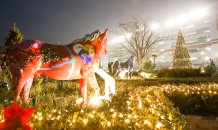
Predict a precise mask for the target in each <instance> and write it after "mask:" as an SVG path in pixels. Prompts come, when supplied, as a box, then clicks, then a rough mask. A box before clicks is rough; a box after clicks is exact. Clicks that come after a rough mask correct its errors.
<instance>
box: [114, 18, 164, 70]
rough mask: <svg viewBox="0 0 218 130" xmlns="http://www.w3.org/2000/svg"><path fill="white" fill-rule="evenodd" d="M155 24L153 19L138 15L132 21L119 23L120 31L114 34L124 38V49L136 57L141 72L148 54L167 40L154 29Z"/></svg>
mask: <svg viewBox="0 0 218 130" xmlns="http://www.w3.org/2000/svg"><path fill="white" fill-rule="evenodd" d="M154 22H155V21H154V20H153V19H151V18H149V19H143V18H142V17H141V16H139V15H136V16H133V20H132V21H129V22H127V23H119V30H118V31H115V32H114V33H115V34H117V35H120V36H123V38H124V41H123V42H121V45H122V47H123V48H125V49H126V50H127V51H128V52H130V53H131V54H133V55H135V56H136V61H137V63H138V66H139V71H141V70H142V67H143V64H142V61H143V58H145V56H146V54H148V53H149V52H151V50H152V49H153V48H154V45H155V43H157V42H160V41H162V40H164V39H165V38H166V37H163V35H160V33H156V32H155V31H154V30H153V29H152V25H153V24H154Z"/></svg>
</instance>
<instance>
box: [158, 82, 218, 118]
mask: <svg viewBox="0 0 218 130" xmlns="http://www.w3.org/2000/svg"><path fill="white" fill-rule="evenodd" d="M161 87H162V88H163V89H164V93H165V95H166V96H167V97H168V98H169V100H171V101H172V102H173V103H174V107H178V108H179V110H180V112H181V113H182V114H195V115H203V116H211V115H213V116H218V111H217V110H218V93H217V92H218V84H215V83H204V84H196V85H186V84H180V85H178V86H177V85H173V84H172V85H171V84H166V85H162V86H161Z"/></svg>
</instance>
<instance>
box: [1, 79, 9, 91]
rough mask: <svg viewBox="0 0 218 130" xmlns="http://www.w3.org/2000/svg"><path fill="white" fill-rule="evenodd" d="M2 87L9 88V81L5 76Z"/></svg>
mask: <svg viewBox="0 0 218 130" xmlns="http://www.w3.org/2000/svg"><path fill="white" fill-rule="evenodd" d="M2 88H8V83H6V82H5V77H4V79H3V83H2Z"/></svg>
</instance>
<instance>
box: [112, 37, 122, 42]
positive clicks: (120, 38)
mask: <svg viewBox="0 0 218 130" xmlns="http://www.w3.org/2000/svg"><path fill="white" fill-rule="evenodd" d="M123 40H124V37H118V38H116V39H114V40H112V42H121V41H123Z"/></svg>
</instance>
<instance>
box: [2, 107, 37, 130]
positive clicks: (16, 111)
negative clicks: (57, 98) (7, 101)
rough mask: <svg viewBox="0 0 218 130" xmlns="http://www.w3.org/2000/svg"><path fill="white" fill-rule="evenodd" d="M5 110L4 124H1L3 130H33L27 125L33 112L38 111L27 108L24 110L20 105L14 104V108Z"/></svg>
mask: <svg viewBox="0 0 218 130" xmlns="http://www.w3.org/2000/svg"><path fill="white" fill-rule="evenodd" d="M3 109H4V112H5V113H4V117H5V119H4V122H3V123H1V124H0V129H1V130H17V129H22V130H31V128H30V126H29V125H27V123H28V121H29V119H30V118H31V116H32V114H33V111H34V110H35V109H36V107H34V108H27V109H25V110H24V109H23V108H22V107H20V106H19V105H17V104H15V103H12V108H11V109H9V108H5V107H3Z"/></svg>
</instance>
